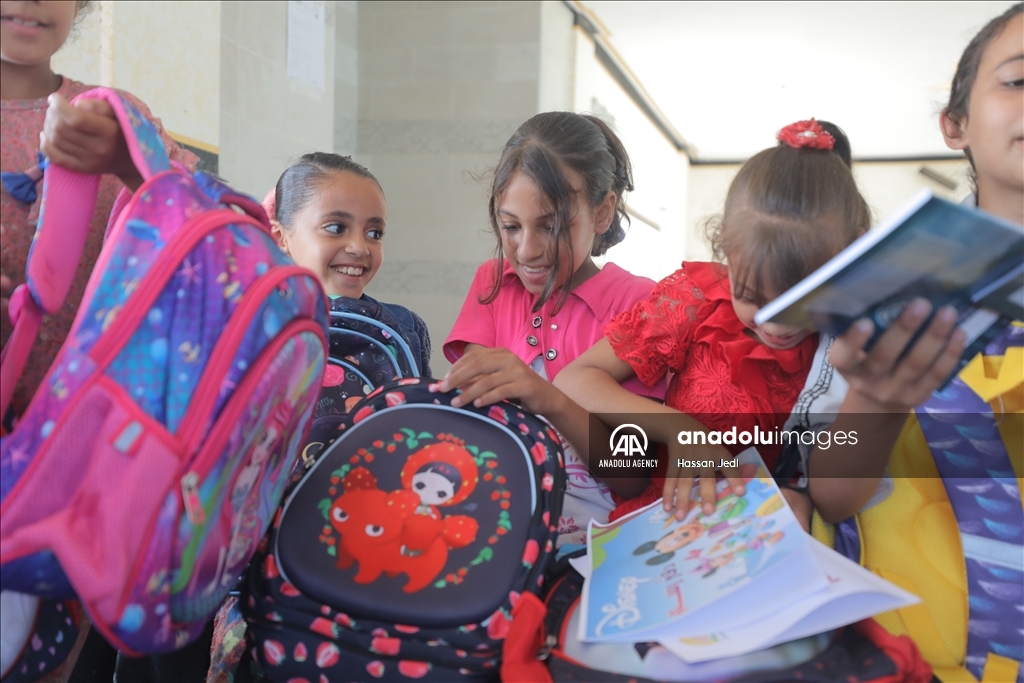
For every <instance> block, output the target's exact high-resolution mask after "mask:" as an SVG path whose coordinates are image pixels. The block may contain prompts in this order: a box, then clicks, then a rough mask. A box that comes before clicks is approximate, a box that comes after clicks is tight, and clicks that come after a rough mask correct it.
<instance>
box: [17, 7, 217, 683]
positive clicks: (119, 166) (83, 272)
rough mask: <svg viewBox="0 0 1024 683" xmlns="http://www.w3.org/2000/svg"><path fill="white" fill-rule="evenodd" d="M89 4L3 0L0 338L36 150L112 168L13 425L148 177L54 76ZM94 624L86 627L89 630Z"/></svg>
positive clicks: (30, 203) (32, 209) (31, 201)
mask: <svg viewBox="0 0 1024 683" xmlns="http://www.w3.org/2000/svg"><path fill="white" fill-rule="evenodd" d="M87 5H88V2H86V1H80V2H73V1H65V2H6V1H5V2H3V3H2V5H0V134H2V138H3V145H2V149H0V166H2V170H3V185H4V190H3V193H2V194H0V346H2V345H4V344H6V343H7V340H8V338H9V337H10V335H11V331H12V329H13V327H12V325H11V323H10V319H9V318H8V316H7V302H8V297H9V296H10V293H11V291H12V290H13V288H14V287H16V286H17V285H19V284H21V283H23V282H25V266H26V261H27V259H28V252H29V247H30V246H31V243H32V237H33V235H34V234H35V229H36V223H37V221H38V218H39V208H40V196H41V194H42V192H41V185H40V184H39V182H38V181H39V180H40V179H41V178H42V172H41V171H40V170H39V168H38V166H37V164H38V156H37V155H38V154H39V153H40V152H42V154H44V155H45V156H46V157H47V158H48V159H49V161H50V162H51V163H55V164H59V165H61V166H64V167H66V168H69V169H72V170H75V171H80V172H84V173H102V174H105V175H104V176H103V178H102V180H101V181H100V188H99V198H98V201H97V203H96V209H95V211H94V213H93V219H92V222H91V224H90V228H89V234H88V237H87V238H86V242H85V248H84V250H83V252H82V259H81V262H80V263H79V265H78V270H77V271H76V273H75V278H74V280H73V281H72V284H71V288H70V291H69V292H68V296H67V298H66V299H65V301H64V307H63V308H62V309H61V310H60V311H59V312H58V313H56V314H55V315H46V316H43V326H42V329H41V331H40V334H39V339H38V340H37V342H36V344H35V345H34V346H33V349H32V354H31V356H30V357H29V360H28V362H27V363H26V366H25V370H24V372H23V373H22V375H21V379H20V381H19V383H18V385H17V387H16V388H15V393H14V397H13V400H12V404H11V410H10V411H9V413H8V414H7V415H4V416H0V418H2V420H3V423H4V426H5V427H6V428H7V429H10V428H11V427H13V424H14V422H15V420H16V416H17V415H19V414H20V413H22V412H23V411H24V410H25V408H26V407H27V406H28V402H29V400H30V399H31V398H32V395H33V394H34V393H35V391H36V388H37V387H38V386H39V384H40V382H42V379H43V377H44V376H45V374H46V372H47V371H48V370H49V368H50V364H51V363H52V362H53V360H54V358H55V357H56V355H57V351H58V350H59V349H60V347H61V345H62V344H63V343H64V339H65V338H66V337H67V333H68V331H69V330H70V328H71V323H72V321H73V320H74V317H75V314H76V312H77V310H78V306H79V304H80V303H81V299H82V295H83V294H84V292H85V285H86V283H87V281H88V279H89V275H90V273H91V271H92V267H93V264H94V263H95V262H96V258H97V256H98V255H99V251H100V247H101V246H102V243H103V235H104V231H105V229H106V226H107V219H108V217H109V215H110V210H111V208H112V206H113V204H114V199H115V197H116V196H117V194H118V192H119V191H120V190H121V189H122V188H123V187H128V188H129V189H134V188H136V187H138V186H139V184H140V183H141V181H142V179H141V177H140V176H139V175H138V172H137V171H136V170H135V167H134V165H133V164H132V162H131V158H130V157H129V155H128V147H127V145H126V144H125V141H124V136H123V135H122V134H121V129H120V126H119V124H118V123H117V120H116V119H115V118H114V114H113V110H112V109H111V107H110V105H109V104H107V103H106V102H99V101H87V102H81V103H79V104H77V105H75V106H71V105H70V104H69V103H68V102H69V100H71V99H72V98H74V97H75V96H77V95H79V94H81V93H83V92H85V91H86V90H89V89H90V88H92V87H93V86H89V85H86V84H84V83H79V82H77V81H73V80H71V79H69V78H66V77H64V76H60V75H58V74H55V73H54V72H53V70H52V69H51V68H50V60H51V58H52V57H53V55H54V53H56V52H57V50H59V49H60V48H61V46H62V45H63V44H64V43H65V42H66V41H67V39H68V36H69V34H70V32H71V29H72V26H73V25H74V23H75V21H76V19H77V18H78V17H79V16H81V15H82V13H83V12H84V11H85V10H86V8H87ZM122 94H123V95H125V96H126V97H127V98H128V99H129V100H131V101H132V103H133V104H134V105H135V107H136V108H137V109H138V110H139V111H140V112H141V113H142V114H143V115H144V116H146V117H148V118H149V119H150V120H152V121H153V122H154V124H155V125H156V127H157V129H158V130H159V131H160V133H161V137H162V139H163V142H164V145H165V146H166V148H167V153H168V155H169V156H170V158H171V159H173V160H176V161H179V162H181V163H183V164H185V165H186V166H188V167H190V168H192V167H194V166H195V164H196V162H197V161H198V160H197V159H196V157H195V156H194V155H192V154H190V153H189V152H186V151H184V150H182V149H181V148H180V147H178V145H177V144H176V143H175V142H174V141H173V140H172V139H171V138H170V137H169V136H168V135H167V134H166V133H165V132H164V131H163V128H162V127H161V126H160V122H159V121H158V120H156V119H154V118H153V116H152V114H150V112H149V109H148V108H147V107H146V105H145V104H143V103H142V102H140V101H139V100H138V99H136V98H135V97H133V96H132V95H130V94H129V93H122ZM87 631H88V629H86V628H83V629H81V634H82V637H83V638H84V634H85V633H86V632H87ZM92 641H93V639H92V638H90V643H91V642H92ZM69 642H74V640H73V639H72V640H71V641H69V640H68V639H67V638H66V634H65V637H64V638H63V639H62V641H61V643H56V644H55V643H46V646H47V647H46V648H45V649H39V648H37V651H38V652H47V651H52V652H55V653H57V654H55V655H54V656H53V657H52V658H51V657H47V659H48V660H49V661H47V662H46V665H47V666H52V665H53V663H54V662H53V660H54V659H57V658H58V657H60V656H64V655H66V654H67V648H66V645H67V644H69ZM51 646H53V647H52V648H51ZM96 646H97V647H96V648H92V647H90V648H89V652H90V655H89V656H92V657H93V661H92V665H93V666H95V667H96V670H104V669H106V670H107V671H108V672H109V674H110V675H112V674H113V651H112V650H111V649H110V648H109V647H108V646H106V644H105V643H103V642H102V640H100V639H98V637H97V638H96ZM78 647H81V640H80V641H79V645H78ZM76 656H77V655H72V656H71V657H69V659H68V660H67V661H66V663H65V665H64V666H63V667H62V669H58V670H57V671H56V672H55V673H54V674H53V675H52V677H53V678H54V679H60V678H66V676H67V675H68V674H69V672H70V667H71V666H73V664H74V659H75V657H76ZM86 658H87V657H86V656H85V655H83V659H86ZM99 660H104V661H103V662H102V663H100V661H99ZM34 663H35V662H34ZM12 675H15V676H20V674H16V673H12Z"/></svg>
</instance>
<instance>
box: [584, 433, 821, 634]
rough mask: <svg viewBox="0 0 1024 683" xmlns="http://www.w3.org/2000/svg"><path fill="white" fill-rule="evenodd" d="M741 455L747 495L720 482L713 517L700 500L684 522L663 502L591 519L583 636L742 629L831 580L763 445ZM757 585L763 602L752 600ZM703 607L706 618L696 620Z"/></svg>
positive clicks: (704, 632) (759, 599)
mask: <svg viewBox="0 0 1024 683" xmlns="http://www.w3.org/2000/svg"><path fill="white" fill-rule="evenodd" d="M740 459H741V463H743V464H741V465H740V473H741V475H742V476H743V478H744V480H745V481H746V491H745V492H744V494H743V495H742V496H736V495H734V494H733V493H732V492H731V489H730V487H729V486H728V483H727V482H726V481H724V480H723V481H719V482H718V486H717V492H718V502H717V506H716V509H715V512H714V513H713V514H712V515H704V514H702V512H701V511H700V508H699V507H698V506H694V507H692V508H691V510H690V512H689V514H687V515H686V517H685V518H684V519H683V520H682V521H677V520H676V519H675V517H674V516H672V515H670V514H669V513H666V512H665V511H664V509H663V508H662V504H661V501H660V500H659V501H658V502H657V503H655V504H652V505H650V506H648V507H646V508H643V509H641V510H638V511H636V512H635V513H633V514H631V515H629V516H627V517H624V518H622V519H620V520H616V521H615V522H612V523H610V524H607V525H599V524H594V523H591V526H590V528H589V530H588V547H589V555H588V557H589V561H590V576H589V578H588V579H587V581H586V583H585V584H584V595H583V600H582V602H581V610H582V611H581V615H580V616H581V627H580V631H581V633H580V639H581V640H584V641H590V642H596V641H620V642H622V641H636V640H641V639H656V638H657V637H661V636H668V635H677V636H678V635H684V634H686V633H693V634H698V633H703V634H706V633H709V632H713V631H714V630H717V629H718V628H734V627H737V626H740V625H743V624H746V623H750V622H752V621H757V620H758V619H762V618H764V617H766V616H768V615H769V614H771V612H772V611H773V610H775V609H778V608H780V607H781V606H782V605H783V604H785V603H786V602H788V601H790V600H792V599H793V598H794V597H801V596H803V595H805V594H807V593H809V592H814V591H816V590H819V589H821V588H823V587H824V586H825V581H826V580H825V578H824V574H823V572H822V571H821V569H820V568H819V567H818V566H817V562H816V560H815V558H814V554H813V552H812V551H811V549H810V547H809V545H808V536H807V535H806V534H805V533H804V532H803V530H802V529H801V528H800V525H799V522H797V520H796V518H795V517H794V516H793V513H792V511H791V510H790V509H789V506H787V505H786V504H785V501H784V500H783V498H782V494H781V492H780V490H779V488H778V486H777V485H776V484H775V482H774V481H773V480H772V478H771V477H770V476H769V474H768V471H767V469H766V468H765V466H764V464H763V463H762V462H761V459H760V457H759V456H758V455H757V452H756V450H754V449H752V448H751V449H748V450H747V451H745V452H744V453H743V454H741V456H740ZM762 581H763V582H764V585H763V586H761V585H757V586H754V585H753V584H755V583H758V584H760V583H761V582H762ZM751 587H753V588H756V589H757V591H756V595H757V598H756V599H753V598H749V599H748V598H747V597H746V596H745V594H747V593H749V592H750V591H749V589H750V588H751ZM795 593H799V596H797V595H795ZM712 605H714V607H709V606H712ZM698 610H699V611H700V617H699V620H693V619H689V617H690V616H691V615H692V614H694V613H695V612H697V611H698ZM698 621H699V623H698Z"/></svg>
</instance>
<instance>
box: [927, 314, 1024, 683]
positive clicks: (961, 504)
mask: <svg viewBox="0 0 1024 683" xmlns="http://www.w3.org/2000/svg"><path fill="white" fill-rule="evenodd" d="M1004 335H1005V333H1004ZM997 341H998V340H997ZM1017 345H1020V337H1019V335H1018V337H1017ZM1004 352H1005V350H1004ZM951 414H955V415H956V417H955V419H953V420H950V415H951ZM917 419H918V422H919V423H920V425H921V431H922V432H923V433H924V435H925V438H926V439H927V441H928V445H929V447H930V449H931V452H932V456H933V459H934V460H935V466H936V468H937V469H938V471H939V474H940V475H941V477H942V483H943V485H944V486H945V488H946V494H947V495H948V497H949V502H950V505H952V507H953V514H954V515H956V519H957V526H958V529H959V532H960V540H961V545H962V547H963V551H964V561H965V567H966V572H967V593H968V602H969V627H968V632H967V656H966V661H965V666H966V668H967V669H968V670H969V671H970V672H971V673H972V674H973V675H974V676H976V677H978V678H979V679H981V680H986V679H984V678H983V676H984V670H985V669H986V668H987V666H988V659H989V654H990V653H992V654H994V655H998V656H1001V657H1003V658H1010V659H1012V660H1018V661H1019V660H1020V659H1021V658H1022V657H1024V632H1022V631H1021V630H1020V618H1021V615H1020V607H1019V605H1020V604H1021V603H1022V602H1024V591H1022V586H1024V509H1022V507H1021V499H1020V491H1019V488H1018V483H1017V477H1016V473H1015V471H1014V469H1013V466H1012V464H1011V462H1010V456H1009V454H1008V453H1007V450H1006V445H1005V443H1004V441H1003V438H1002V435H1001V434H1000V432H999V428H998V425H997V423H996V421H995V419H994V417H993V415H992V409H991V407H990V406H989V405H988V403H987V402H986V401H984V400H983V399H982V397H980V396H979V395H978V394H977V393H975V392H974V391H973V390H972V389H971V387H969V386H968V385H967V384H965V383H964V382H963V380H962V379H960V378H959V377H958V378H956V379H954V380H953V381H952V382H950V384H949V385H948V386H947V387H946V388H945V389H943V390H942V391H941V392H937V393H936V394H934V395H933V396H932V397H931V398H930V399H929V400H928V401H927V402H926V403H925V404H924V405H922V406H921V407H919V408H918V409H917ZM979 474H980V475H982V476H970V475H979ZM993 661H994V662H996V664H994V666H998V660H993Z"/></svg>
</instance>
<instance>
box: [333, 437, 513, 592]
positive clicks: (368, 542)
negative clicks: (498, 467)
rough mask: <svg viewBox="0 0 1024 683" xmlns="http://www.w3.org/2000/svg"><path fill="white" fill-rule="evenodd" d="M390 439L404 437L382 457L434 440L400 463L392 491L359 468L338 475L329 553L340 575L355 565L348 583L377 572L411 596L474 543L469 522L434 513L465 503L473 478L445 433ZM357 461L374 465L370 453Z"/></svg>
mask: <svg viewBox="0 0 1024 683" xmlns="http://www.w3.org/2000/svg"><path fill="white" fill-rule="evenodd" d="M395 437H404V438H398V439H396V441H394V442H392V443H389V444H388V445H387V446H386V447H385V452H389V451H390V452H394V450H395V449H396V448H397V444H400V443H402V442H403V441H405V442H406V444H407V446H411V447H415V446H416V445H418V444H419V440H420V439H422V438H436V439H437V441H436V442H435V443H432V444H430V445H428V446H425V447H424V448H422V449H419V450H418V451H416V452H414V453H413V454H412V455H410V456H409V457H408V458H407V459H406V461H405V464H404V465H403V466H402V469H401V471H400V472H399V477H400V480H401V483H402V486H403V488H402V489H399V490H396V491H392V492H391V493H386V492H384V491H383V490H381V489H380V488H379V487H378V484H377V479H376V478H375V477H374V476H373V475H372V474H371V473H370V472H369V470H367V469H366V468H365V467H356V468H355V469H353V470H351V471H350V472H348V473H347V474H345V475H344V477H343V479H342V484H343V486H344V488H345V493H343V494H342V495H340V496H338V498H337V499H335V500H334V501H333V502H332V503H331V505H330V516H329V519H330V523H331V526H332V527H333V529H334V531H336V532H337V533H338V535H339V536H340V541H339V542H338V543H337V544H336V545H331V547H334V548H336V553H337V557H338V562H337V567H338V568H339V569H348V568H349V567H351V566H352V565H353V563H355V562H358V563H359V571H358V572H357V573H356V575H355V576H354V577H353V580H354V581H355V582H356V583H371V582H373V581H376V580H377V579H378V578H379V577H380V575H381V574H382V573H384V574H386V575H388V576H397V575H399V574H405V575H406V576H408V579H409V580H408V583H406V584H405V586H404V587H403V588H402V590H403V591H405V592H406V593H415V592H417V591H420V590H423V589H424V588H426V587H427V586H429V585H430V584H431V582H433V581H434V580H435V579H436V578H437V576H438V574H440V573H441V571H442V570H443V569H444V567H445V565H446V564H447V562H448V557H449V551H451V550H455V549H459V548H465V547H466V546H468V545H470V544H471V543H473V542H474V541H475V540H476V537H477V532H478V530H479V524H478V523H477V521H476V519H474V518H473V517H470V516H467V515H445V514H443V513H442V512H441V508H443V507H451V506H454V505H458V504H459V503H461V502H463V501H465V500H466V499H467V498H468V497H469V496H470V494H472V493H473V491H474V490H475V489H476V486H477V483H478V482H479V472H478V468H477V464H476V460H475V459H474V456H473V454H472V453H471V452H470V451H469V450H468V449H467V448H466V446H465V442H463V441H461V440H460V439H458V438H457V437H455V436H453V435H451V434H438V435H437V436H436V437H433V436H432V435H430V434H428V433H426V432H421V433H419V434H416V433H415V432H413V431H412V430H409V433H408V434H401V433H399V434H395ZM410 442H411V443H410ZM392 446H394V447H395V448H392ZM357 457H358V456H357ZM362 457H363V458H364V459H365V460H366V461H367V462H372V461H373V455H372V454H371V453H369V452H366V453H363V454H362ZM492 478H493V475H492ZM499 498H500V497H499ZM322 540H325V539H323V537H322ZM326 540H328V541H329V540H331V539H330V538H328V539H326Z"/></svg>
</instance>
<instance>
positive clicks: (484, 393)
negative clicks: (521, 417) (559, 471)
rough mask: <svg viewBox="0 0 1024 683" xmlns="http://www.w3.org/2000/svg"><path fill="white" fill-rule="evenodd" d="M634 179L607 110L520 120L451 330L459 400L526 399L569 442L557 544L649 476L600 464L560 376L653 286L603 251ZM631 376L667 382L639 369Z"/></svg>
mask: <svg viewBox="0 0 1024 683" xmlns="http://www.w3.org/2000/svg"><path fill="white" fill-rule="evenodd" d="M632 189H633V180H632V173H631V168H630V163H629V157H628V156H627V154H626V150H625V148H624V147H623V145H622V142H621V141H620V140H619V138H618V137H617V136H616V135H615V133H613V132H612V131H611V129H610V128H608V126H607V125H606V124H605V123H604V122H602V121H601V120H600V119H598V118H596V117H593V116H584V115H580V114H574V113H570V112H547V113H543V114H538V115H537V116H534V117H533V118H531V119H530V120H529V121H527V122H526V123H524V124H523V125H522V126H520V127H519V130H517V131H516V132H515V134H514V135H513V136H512V138H511V139H510V140H509V141H508V143H507V144H506V145H505V150H504V152H503V153H502V155H501V159H500V160H499V161H498V165H497V168H496V169H495V172H494V182H493V185H492V187H491V199H490V203H489V217H490V222H491V228H492V229H493V230H494V233H495V236H496V237H497V240H498V249H497V251H498V258H496V259H494V260H491V261H488V262H487V263H484V264H483V265H482V266H480V268H479V269H478V270H477V273H476V277H475V278H474V279H473V284H472V285H471V287H470V291H469V294H468V295H467V296H466V301H465V303H464V304H463V306H462V311H461V312H460V313H459V317H458V319H457V320H456V322H455V326H454V328H453V329H452V332H451V334H450V335H449V336H448V340H447V341H446V342H445V347H444V351H445V356H446V357H447V358H448V359H449V360H451V361H452V362H454V363H455V365H454V366H453V367H452V369H451V371H450V372H449V373H448V375H447V376H446V377H445V379H444V383H443V385H442V388H443V389H445V390H448V389H449V388H460V389H462V391H463V393H462V396H460V397H458V398H456V399H455V401H454V402H453V404H452V405H462V404H467V403H471V402H472V403H474V404H475V405H477V406H481V405H487V404H489V403H494V402H496V401H499V400H502V399H513V400H517V401H519V402H520V403H521V404H522V405H523V406H524V407H525V408H526V409H527V410H530V411H531V412H534V413H537V414H541V415H544V416H545V417H546V418H547V419H548V420H550V421H551V423H552V424H553V425H554V426H555V428H556V429H557V430H558V431H559V432H560V433H561V435H562V436H563V438H564V439H565V440H566V441H567V442H568V443H563V446H565V447H566V459H565V465H566V473H567V479H568V484H567V488H566V496H565V502H564V507H563V510H562V515H561V519H560V520H559V530H560V536H559V545H562V544H564V543H567V542H568V543H573V544H578V543H582V542H583V540H584V538H585V534H586V529H587V522H588V521H589V520H590V519H596V520H597V521H599V522H602V521H606V520H607V518H608V513H609V512H610V511H611V510H612V509H613V508H614V506H615V503H614V502H613V499H612V497H611V492H612V490H615V491H616V492H617V493H620V494H623V495H635V494H636V493H638V492H639V490H638V488H637V485H638V484H641V486H642V482H640V481H639V480H630V479H623V480H609V481H605V482H599V481H597V480H595V479H594V478H593V477H592V476H591V475H590V472H589V467H588V466H587V463H588V453H587V444H588V440H589V437H588V415H587V413H586V411H584V410H583V409H582V408H580V406H578V405H576V403H574V402H573V401H571V400H570V399H569V398H568V397H566V395H565V394H563V393H562V392H561V391H559V390H558V389H556V388H555V387H554V386H553V385H552V384H551V383H550V380H553V379H554V378H555V377H556V376H557V375H558V374H559V373H560V372H561V371H562V369H563V368H564V367H565V366H566V365H567V364H568V363H570V362H571V361H572V360H574V359H575V358H576V357H577V356H579V355H580V354H581V353H583V352H584V351H585V350H586V349H588V348H589V347H590V346H591V345H592V344H593V343H594V342H595V341H597V340H598V339H600V338H601V337H602V336H603V334H604V326H605V324H607V322H608V321H609V320H611V318H612V317H613V316H615V315H616V314H617V313H620V312H622V311H625V310H628V309H629V308H631V307H632V306H633V304H635V303H636V302H638V301H641V300H643V299H644V298H645V297H646V296H647V295H648V294H649V293H650V291H651V288H652V287H653V286H654V283H653V282H652V281H651V280H648V279H647V278H642V277H638V276H635V275H632V274H630V273H628V272H626V271H625V270H623V269H622V268H619V267H618V266H616V265H615V264H613V263H608V264H606V265H605V266H604V268H599V267H598V266H597V264H596V263H595V262H594V257H595V256H600V255H602V254H604V253H605V251H607V250H608V248H609V247H611V246H613V245H615V244H617V243H619V242H620V241H622V239H623V238H624V237H625V230H624V223H625V222H626V220H627V219H626V214H625V193H626V192H628V191H631V190H632ZM627 388H628V389H629V390H630V391H636V392H639V393H642V394H643V395H654V396H658V397H660V396H661V395H662V394H663V390H662V389H659V388H655V389H650V388H648V387H645V386H644V385H642V384H641V383H639V382H636V381H633V382H631V383H629V384H628V385H627ZM569 444H571V445H572V446H569ZM577 449H579V450H577Z"/></svg>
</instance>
